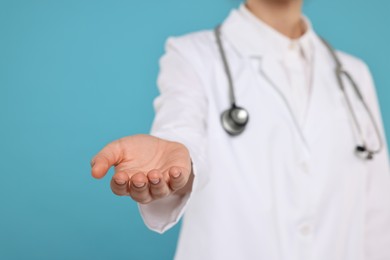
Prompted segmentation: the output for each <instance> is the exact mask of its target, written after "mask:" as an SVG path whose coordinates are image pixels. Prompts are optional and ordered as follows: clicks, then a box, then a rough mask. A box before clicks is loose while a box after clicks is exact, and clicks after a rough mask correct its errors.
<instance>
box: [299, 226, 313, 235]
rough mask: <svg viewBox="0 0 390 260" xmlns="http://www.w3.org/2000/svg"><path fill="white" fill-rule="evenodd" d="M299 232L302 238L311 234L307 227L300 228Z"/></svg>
mask: <svg viewBox="0 0 390 260" xmlns="http://www.w3.org/2000/svg"><path fill="white" fill-rule="evenodd" d="M300 232H301V234H302V235H304V236H307V235H309V234H310V232H311V228H310V226H309V225H303V226H302V227H301V228H300Z"/></svg>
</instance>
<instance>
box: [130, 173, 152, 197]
mask: <svg viewBox="0 0 390 260" xmlns="http://www.w3.org/2000/svg"><path fill="white" fill-rule="evenodd" d="M129 192H130V196H131V197H132V198H133V199H134V200H135V201H137V202H139V203H142V204H146V203H149V202H150V201H152V196H151V194H150V192H149V181H148V178H147V177H146V176H145V174H143V173H142V172H139V173H136V174H134V175H133V176H132V177H131V179H130V184H129Z"/></svg>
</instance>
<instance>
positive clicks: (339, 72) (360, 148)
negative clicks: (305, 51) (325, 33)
mask: <svg viewBox="0 0 390 260" xmlns="http://www.w3.org/2000/svg"><path fill="white" fill-rule="evenodd" d="M214 33H215V36H216V39H217V45H218V50H219V53H220V55H221V58H222V62H223V67H224V71H225V74H226V76H227V79H228V85H229V100H230V104H231V109H234V108H236V107H237V104H236V99H235V94H234V86H233V79H232V75H231V71H230V68H229V65H228V62H227V58H226V54H225V51H224V48H223V46H222V40H221V37H220V35H221V24H218V25H217V26H216V27H215V28H214ZM320 39H321V41H322V42H323V43H324V45H325V46H326V48H327V49H328V51H329V53H330V55H331V56H332V58H333V60H334V62H335V65H336V66H335V74H336V78H337V82H338V85H339V88H340V90H341V91H342V93H343V96H344V98H345V100H346V103H347V108H348V110H349V113H350V115H351V116H352V120H353V122H354V125H355V127H356V129H357V132H358V135H359V137H360V139H361V142H362V145H357V147H356V150H355V151H357V152H364V153H366V156H365V158H366V159H372V157H373V154H376V153H379V152H380V151H381V150H382V149H383V138H382V136H381V132H380V130H379V127H378V124H377V123H376V121H375V119H374V116H373V114H372V111H371V109H370V108H369V106H368V105H367V103H366V101H365V100H364V98H363V95H362V93H361V91H360V89H359V87H358V85H357V84H356V82H355V81H354V79H353V78H352V76H351V75H350V74H349V73H348V72H347V71H346V70H344V68H343V66H342V63H341V61H340V59H339V58H338V57H337V54H336V51H335V49H334V48H333V47H332V46H331V45H330V44H329V43H328V42H327V41H326V40H325V39H324V38H322V37H320ZM343 75H344V76H345V77H346V78H347V79H348V81H349V82H350V85H351V86H352V88H353V89H354V92H355V94H356V95H357V97H358V98H359V100H360V101H361V103H362V104H363V107H364V109H365V110H366V112H367V114H368V116H369V119H370V121H371V124H372V125H373V126H374V130H375V134H376V136H377V138H378V148H377V149H369V148H368V145H367V143H366V140H365V138H364V134H363V131H362V128H361V125H360V123H359V120H358V119H357V115H356V113H355V111H354V109H353V107H352V104H351V101H350V99H349V97H348V95H347V93H346V90H345V86H344V82H343V79H342V78H343ZM238 108H240V107H238ZM241 109H243V108H241ZM225 112H226V111H225ZM225 115H226V114H225ZM222 118H224V117H222ZM230 124H234V120H228V122H224V121H222V126H223V127H224V129H225V130H226V131H227V132H228V133H229V134H231V135H236V134H240V133H241V132H242V131H243V128H241V129H240V130H237V133H235V134H232V132H231V128H233V129H234V127H230V128H229V127H227V125H230ZM244 127H245V126H244ZM228 128H229V129H228Z"/></svg>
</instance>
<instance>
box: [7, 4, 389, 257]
mask: <svg viewBox="0 0 390 260" xmlns="http://www.w3.org/2000/svg"><path fill="white" fill-rule="evenodd" d="M239 3H240V1H237V0H214V1H210V0H197V1H184V0H167V1H160V0H150V1H134V0H128V1H124V0H93V1H92V0H77V1H76V0H63V1H54V0H53V1H43V0H35V1H31V0H28V1H27V0H25V1H22V0H9V1H4V0H1V1H0V119H1V121H0V126H1V127H0V138H1V139H0V141H1V143H0V171H1V172H0V259H171V258H172V257H173V254H174V250H175V246H176V240H177V234H178V231H179V227H178V226H176V227H175V228H173V229H172V230H170V231H168V232H167V233H166V234H164V235H159V234H157V233H154V232H152V231H150V230H148V229H147V228H146V227H145V226H144V224H143V222H142V220H141V218H140V216H139V212H138V209H137V207H136V204H135V203H134V202H133V201H132V200H131V199H130V198H129V197H117V196H115V195H113V194H112V193H111V190H110V188H109V180H110V177H111V175H112V173H113V172H112V170H110V173H109V175H108V176H109V177H108V178H105V179H103V180H95V179H93V178H92V177H91V175H90V166H89V161H90V159H91V158H92V156H93V155H94V154H95V153H96V152H98V151H99V150H100V149H101V148H102V147H103V146H104V145H105V144H106V143H108V142H110V141H112V140H115V139H117V138H120V137H123V136H126V135H132V134H136V133H148V131H149V129H150V126H151V123H152V120H153V115H154V111H153V107H152V100H153V98H154V97H155V96H156V95H157V94H158V92H157V88H156V76H157V73H158V59H159V57H160V56H161V55H162V53H163V47H164V42H165V40H166V38H167V37H168V36H170V35H180V34H183V33H186V32H190V31H195V30H199V29H207V28H212V27H213V26H214V25H215V24H216V23H218V22H220V21H222V19H223V18H224V17H225V16H226V15H227V14H228V12H229V9H230V8H233V7H235V6H238V4H239ZM388 10H390V2H389V1H385V0H383V1H379V0H378V1H367V0H366V1H363V0H309V1H308V2H307V3H306V5H305V12H306V14H307V15H308V16H309V17H310V18H311V20H312V23H313V25H314V28H315V29H316V30H317V31H318V32H319V33H320V34H322V35H323V36H325V37H326V38H327V39H328V40H330V41H331V42H332V43H333V45H335V46H337V47H338V48H339V49H342V50H345V51H348V52H350V53H352V54H355V55H358V56H360V57H361V58H363V59H364V60H365V61H366V62H367V63H368V64H369V66H370V68H371V70H372V73H373V75H374V79H375V81H376V83H377V92H378V95H379V97H380V103H381V108H382V113H383V119H384V123H385V128H386V130H387V133H389V130H390V120H389V115H390V105H389V102H390V88H389V86H390V74H389V71H388V67H389V64H390V63H389V61H388V60H389V57H390V48H389V46H390V33H389V30H388V25H389V24H390V16H389V14H388Z"/></svg>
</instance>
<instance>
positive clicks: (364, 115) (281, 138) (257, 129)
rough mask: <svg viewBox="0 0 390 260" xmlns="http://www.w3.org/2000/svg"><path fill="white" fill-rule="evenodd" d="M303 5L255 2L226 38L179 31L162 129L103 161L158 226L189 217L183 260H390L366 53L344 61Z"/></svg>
mask: <svg viewBox="0 0 390 260" xmlns="http://www.w3.org/2000/svg"><path fill="white" fill-rule="evenodd" d="M301 7H302V0H247V1H246V2H244V3H241V4H240V5H239V7H238V8H235V9H232V10H231V12H230V13H229V15H228V16H227V17H226V19H225V20H224V21H223V22H222V24H221V26H220V31H219V33H220V34H218V33H217V34H216V32H217V31H215V30H202V31H197V32H192V33H188V34H186V35H182V36H176V37H169V38H168V39H167V42H166V46H165V47H166V52H165V54H164V55H163V56H162V57H161V59H160V72H159V75H158V80H157V83H158V87H159V90H160V95H159V96H158V97H157V98H156V99H155V100H154V108H155V112H156V115H155V119H154V122H153V125H152V128H151V131H150V134H137V135H133V136H127V137H123V138H121V139H119V140H116V141H113V142H111V143H109V144H108V145H106V146H105V147H104V148H103V149H102V150H101V151H100V152H99V153H98V154H96V155H95V156H94V157H93V159H92V161H91V165H92V175H93V176H94V177H95V178H102V177H103V176H104V175H105V174H106V173H107V171H108V169H109V168H110V167H111V166H115V174H114V176H113V178H112V180H111V188H112V191H113V192H114V193H115V194H117V195H120V196H131V197H132V198H133V199H134V200H135V201H137V202H138V205H139V209H140V214H141V215H142V218H143V220H144V222H145V224H146V225H147V226H148V227H149V228H150V229H151V230H154V231H156V232H159V233H163V232H165V231H166V230H168V229H169V228H171V227H172V226H173V225H175V224H176V223H177V222H178V221H179V220H180V218H181V217H182V216H183V223H182V229H181V232H180V237H179V242H178V247H177V251H176V255H175V259H183V260H191V259H196V260H199V259H207V260H214V259H218V260H229V259H234V260H237V259H259V260H260V259H261V260H306V259H311V260H389V259H390V169H389V155H388V150H387V145H386V139H385V133H384V128H383V123H382V119H381V113H380V109H379V105H378V100H377V96H376V91H375V87H374V83H373V79H372V77H371V74H370V71H369V69H368V67H367V65H366V64H365V63H364V62H363V61H362V60H360V59H359V58H356V57H354V56H351V55H349V54H347V53H344V52H341V51H336V52H335V56H332V52H331V51H330V50H331V49H330V48H329V47H328V46H327V45H326V44H325V42H323V41H322V40H321V38H320V37H319V36H318V35H317V34H316V32H315V31H314V30H313V28H312V25H311V23H310V21H309V19H308V18H307V17H306V16H304V15H303V14H302V13H301ZM218 35H219V36H220V40H221V41H220V43H221V44H222V45H221V47H222V48H223V49H220V48H219V46H220V45H218V40H217V39H218V38H217V37H216V36H218ZM223 51H224V52H223ZM224 54H225V61H226V63H224V60H223V58H222V57H223V55H224ZM338 62H339V63H340V64H338ZM225 65H227V67H226V66H225ZM336 69H338V70H337V71H338V72H340V71H341V72H344V71H346V72H347V73H341V74H336V73H335V71H336ZM229 72H230V77H231V80H232V87H233V91H234V93H232V90H231V88H230V85H229V76H228V75H229ZM340 75H341V76H340ZM349 77H351V78H352V79H353V80H354V82H356V85H357V86H358V87H359V89H360V92H361V95H362V97H363V98H364V102H361V100H360V99H359V96H358V94H357V93H356V91H354V87H353V83H352V82H351V81H349V80H348V78H349ZM342 86H344V92H343V91H342V90H343V89H342ZM233 97H234V99H235V100H233V99H232V98H233ZM232 100H233V101H234V104H232ZM364 104H366V107H365V106H364ZM232 107H233V108H237V107H239V108H242V110H239V111H236V112H238V113H236V114H234V113H233V114H234V115H233V114H231V115H230V117H233V116H236V117H237V118H236V119H237V120H238V121H240V120H241V123H242V122H244V128H243V129H241V130H240V129H239V131H238V132H240V131H241V132H240V133H238V134H237V133H236V134H232V133H229V129H228V128H229V125H228V128H226V125H225V127H224V122H225V123H226V122H227V123H228V124H230V126H232V127H233V128H234V127H238V126H237V125H235V126H234V124H233V125H232V121H230V123H229V122H228V121H222V116H221V115H222V114H223V113H224V111H226V110H228V109H230V108H232ZM367 107H368V109H367ZM370 113H371V117H370ZM228 119H229V118H228ZM230 119H231V118H230ZM233 123H234V122H233ZM237 123H238V124H239V123H240V122H237ZM238 128H239V127H238ZM230 130H231V129H230ZM233 130H234V129H233ZM236 130H237V128H236ZM378 147H379V148H378ZM369 151H373V152H372V153H370V152H369ZM359 154H360V155H359ZM372 155H373V156H372ZM371 157H372V158H371ZM370 158H371V159H370Z"/></svg>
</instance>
